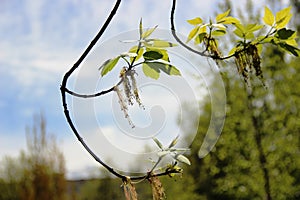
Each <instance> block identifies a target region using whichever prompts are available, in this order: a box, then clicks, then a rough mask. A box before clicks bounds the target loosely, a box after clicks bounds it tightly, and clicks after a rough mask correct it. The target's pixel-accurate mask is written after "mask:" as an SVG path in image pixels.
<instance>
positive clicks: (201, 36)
mask: <svg viewBox="0 0 300 200" xmlns="http://www.w3.org/2000/svg"><path fill="white" fill-rule="evenodd" d="M206 35H207V34H206V33H200V34H198V35H197V37H196V38H195V45H197V44H200V43H201V42H202V41H203V39H204V37H205V36H206Z"/></svg>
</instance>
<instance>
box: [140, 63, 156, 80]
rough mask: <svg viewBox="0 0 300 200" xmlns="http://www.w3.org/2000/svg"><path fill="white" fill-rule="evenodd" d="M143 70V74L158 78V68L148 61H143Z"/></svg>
mask: <svg viewBox="0 0 300 200" xmlns="http://www.w3.org/2000/svg"><path fill="white" fill-rule="evenodd" d="M142 69H143V72H144V74H145V76H147V77H150V78H153V79H155V80H157V79H158V78H159V70H158V69H157V68H154V67H153V66H151V64H150V63H143V65H142Z"/></svg>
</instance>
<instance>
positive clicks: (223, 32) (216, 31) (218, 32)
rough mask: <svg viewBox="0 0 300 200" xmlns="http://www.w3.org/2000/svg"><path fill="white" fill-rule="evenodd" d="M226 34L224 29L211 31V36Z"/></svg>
mask: <svg viewBox="0 0 300 200" xmlns="http://www.w3.org/2000/svg"><path fill="white" fill-rule="evenodd" d="M225 34H226V31H225V30H215V31H213V32H212V33H211V35H212V36H223V35H225Z"/></svg>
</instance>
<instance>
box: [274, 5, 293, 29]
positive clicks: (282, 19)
mask: <svg viewBox="0 0 300 200" xmlns="http://www.w3.org/2000/svg"><path fill="white" fill-rule="evenodd" d="M290 12H291V6H290V7H288V8H285V9H282V10H280V11H278V12H277V13H276V17H275V19H276V28H277V29H281V28H284V27H285V26H286V25H287V24H288V23H289V21H290V19H291V18H292V14H291V13H290Z"/></svg>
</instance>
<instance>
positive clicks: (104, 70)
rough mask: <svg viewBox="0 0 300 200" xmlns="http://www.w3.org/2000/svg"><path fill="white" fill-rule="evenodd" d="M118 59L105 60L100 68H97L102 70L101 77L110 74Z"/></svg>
mask: <svg viewBox="0 0 300 200" xmlns="http://www.w3.org/2000/svg"><path fill="white" fill-rule="evenodd" d="M119 59H120V56H118V57H115V58H111V59H108V60H106V61H105V62H104V63H103V64H102V65H101V67H99V70H100V69H101V68H102V70H101V76H104V75H106V74H107V73H108V72H110V71H111V70H112V69H113V68H114V67H115V66H116V64H117V63H118V61H119Z"/></svg>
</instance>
